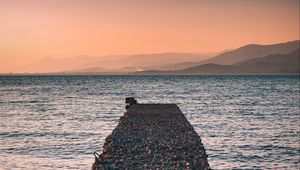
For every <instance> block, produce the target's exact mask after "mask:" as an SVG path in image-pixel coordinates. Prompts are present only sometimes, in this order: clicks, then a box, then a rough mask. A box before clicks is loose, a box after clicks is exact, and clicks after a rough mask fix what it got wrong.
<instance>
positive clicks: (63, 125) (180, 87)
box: [0, 76, 300, 169]
mask: <svg viewBox="0 0 300 170" xmlns="http://www.w3.org/2000/svg"><path fill="white" fill-rule="evenodd" d="M299 85H300V80H299V76H1V77H0V169H90V168H91V165H92V163H93V160H94V157H93V152H94V151H98V152H99V151H100V150H101V148H102V145H103V142H104V140H105V138H106V136H107V135H109V134H110V132H111V131H112V130H113V129H114V127H115V126H116V124H117V123H118V119H119V117H120V116H121V115H122V114H123V113H124V111H125V109H124V108H125V104H124V97H125V96H134V97H136V98H137V99H138V101H139V102H143V103H158V102H161V103H176V104H178V105H179V107H180V108H181V110H182V111H183V113H184V114H185V116H186V117H187V119H188V120H189V121H190V122H191V124H192V125H193V127H194V128H195V130H196V131H197V133H198V134H199V135H200V136H201V139H202V142H203V144H204V146H205V148H206V150H207V154H208V156H209V157H208V160H209V164H210V166H211V168H213V169H299V168H300V113H299V99H300V98H299V93H300V89H299V88H300V87H299Z"/></svg>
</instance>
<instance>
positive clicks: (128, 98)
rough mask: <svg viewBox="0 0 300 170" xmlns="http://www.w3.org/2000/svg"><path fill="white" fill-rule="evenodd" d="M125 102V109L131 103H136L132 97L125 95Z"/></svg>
mask: <svg viewBox="0 0 300 170" xmlns="http://www.w3.org/2000/svg"><path fill="white" fill-rule="evenodd" d="M125 103H126V104H127V105H126V106H125V109H126V110H127V109H128V108H129V107H130V106H131V105H133V104H137V101H136V100H135V99H134V97H126V98H125Z"/></svg>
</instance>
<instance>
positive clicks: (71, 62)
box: [19, 53, 216, 73]
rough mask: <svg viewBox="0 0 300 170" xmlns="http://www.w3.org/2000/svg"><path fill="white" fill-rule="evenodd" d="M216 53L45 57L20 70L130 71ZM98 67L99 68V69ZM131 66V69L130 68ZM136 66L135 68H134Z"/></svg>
mask: <svg viewBox="0 0 300 170" xmlns="http://www.w3.org/2000/svg"><path fill="white" fill-rule="evenodd" d="M214 54H216V53H197V54H193V53H157V54H137V55H111V56H103V57H93V56H86V55H85V56H84V55H80V56H77V57H70V58H61V59H53V58H44V59H42V60H39V61H37V62H34V63H32V64H30V65H27V66H24V67H22V68H20V69H19V70H23V72H31V73H32V72H40V73H45V72H65V73H67V72H74V71H76V72H81V71H80V70H82V72H86V71H89V70H90V71H92V72H102V71H112V72H116V71H117V72H123V71H124V72H128V71H138V70H146V69H158V68H161V67H164V66H165V65H170V64H175V63H178V62H187V61H188V62H194V61H199V60H202V59H207V58H209V57H212V56H213V55H214ZM97 68H98V69H97ZM128 68H130V69H128ZM133 68H134V70H133Z"/></svg>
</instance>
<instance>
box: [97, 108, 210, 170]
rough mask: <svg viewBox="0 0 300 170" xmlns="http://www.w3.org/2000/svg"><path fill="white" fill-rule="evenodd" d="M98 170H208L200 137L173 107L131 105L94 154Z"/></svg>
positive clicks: (177, 109)
mask: <svg viewBox="0 0 300 170" xmlns="http://www.w3.org/2000/svg"><path fill="white" fill-rule="evenodd" d="M92 169H93V170H100V169H210V167H209V164H208V162H207V155H206V153H205V149H204V146H203V144H202V143H201V139H200V136H199V135H198V134H197V133H196V132H195V131H194V129H193V127H192V125H191V124H190V123H189V122H188V120H187V119H186V118H185V116H184V115H183V113H182V112H181V111H180V109H179V108H178V106H177V105H176V104H132V105H130V106H128V107H127V111H126V112H125V113H124V115H123V116H122V117H121V118H120V120H119V123H118V125H117V127H116V128H115V129H114V130H113V132H112V134H111V135H109V136H108V137H107V138H106V141H105V143H104V146H103V149H102V153H101V154H100V155H98V154H95V162H94V164H93V166H92Z"/></svg>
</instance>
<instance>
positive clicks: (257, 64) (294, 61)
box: [137, 48, 300, 74]
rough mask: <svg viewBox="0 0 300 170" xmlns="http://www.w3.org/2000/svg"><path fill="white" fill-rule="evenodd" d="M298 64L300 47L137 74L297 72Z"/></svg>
mask: <svg viewBox="0 0 300 170" xmlns="http://www.w3.org/2000/svg"><path fill="white" fill-rule="evenodd" d="M299 65H300V48H298V49H297V50H294V51H292V52H290V53H288V54H272V55H268V56H265V57H261V58H254V59H249V60H246V61H243V62H238V63H234V64H231V65H220V64H215V63H209V64H202V65H199V66H195V67H190V68H187V69H182V70H176V71H158V70H149V71H144V72H138V73H137V74H276V73H297V74H299V73H300V66H299Z"/></svg>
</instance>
